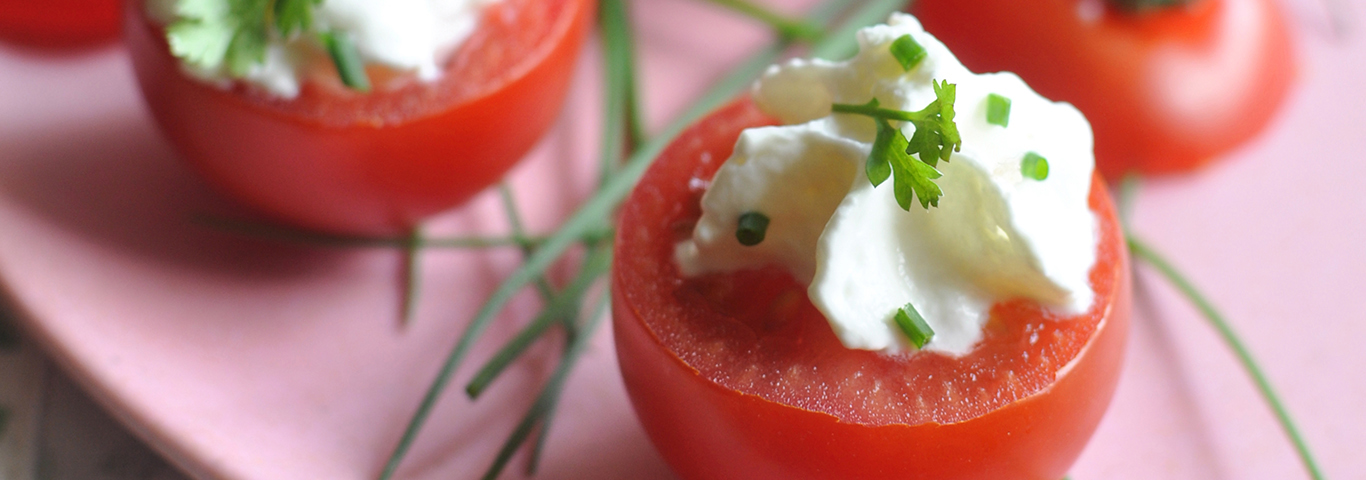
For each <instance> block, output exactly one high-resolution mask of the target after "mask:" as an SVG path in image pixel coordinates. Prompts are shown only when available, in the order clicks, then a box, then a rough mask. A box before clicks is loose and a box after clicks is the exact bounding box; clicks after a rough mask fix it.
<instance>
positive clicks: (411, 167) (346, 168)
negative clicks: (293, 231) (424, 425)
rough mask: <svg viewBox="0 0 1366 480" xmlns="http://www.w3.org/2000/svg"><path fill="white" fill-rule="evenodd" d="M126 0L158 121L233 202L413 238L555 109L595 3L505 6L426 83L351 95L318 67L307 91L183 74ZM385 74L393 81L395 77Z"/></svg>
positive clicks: (302, 220) (545, 0) (539, 0)
mask: <svg viewBox="0 0 1366 480" xmlns="http://www.w3.org/2000/svg"><path fill="white" fill-rule="evenodd" d="M140 3H141V2H140V1H138V0H133V1H132V3H130V4H129V7H130V8H128V9H127V10H128V14H127V15H125V17H126V19H127V23H126V25H125V29H126V31H127V41H128V48H129V50H130V51H131V53H132V57H133V65H134V67H135V69H136V71H137V76H138V81H139V83H140V84H141V86H142V91H143V95H144V96H145V97H146V100H147V104H148V105H149V106H150V107H151V110H152V113H153V114H154V116H155V117H156V119H157V120H158V122H159V123H160V124H161V127H162V130H164V131H165V132H166V134H167V136H168V137H169V138H170V140H171V142H172V143H174V144H175V145H176V147H177V148H178V149H179V150H180V152H181V154H182V155H183V156H184V157H185V159H186V160H188V161H189V163H190V164H191V165H193V166H194V167H195V168H196V169H198V170H199V171H200V172H201V173H202V174H203V175H204V176H205V177H206V178H208V179H209V181H210V182H211V183H213V184H215V185H216V186H217V187H219V188H220V189H222V190H223V191H225V192H227V193H228V194H230V195H231V196H233V197H235V198H237V199H240V200H241V201H243V202H245V203H247V204H249V205H251V206H254V207H256V208H258V209H259V210H261V211H263V212H265V213H267V214H270V215H272V216H274V217H276V218H278V219H279V220H282V221H285V222H287V223H291V224H294V225H298V226H302V227H305V228H311V229H319V230H328V231H337V232H351V233H363V234H394V233H405V232H408V231H410V230H411V229H412V228H413V227H414V226H415V225H417V224H418V223H419V222H420V221H421V220H423V219H424V218H426V217H428V216H431V215H433V214H435V213H437V212H440V211H443V210H446V209H448V208H450V207H452V206H455V205H457V204H460V203H462V202H464V201H466V200H468V199H469V198H470V197H472V196H474V195H475V194H476V193H478V192H479V191H480V190H483V189H484V188H485V187H487V186H488V185H490V184H492V183H493V182H495V181H497V180H498V179H499V178H501V177H502V176H503V174H504V173H506V172H507V170H508V169H510V168H511V167H512V166H513V165H514V164H515V163H516V161H517V160H519V159H520V158H521V157H522V156H524V155H525V154H526V153H527V151H528V150H530V149H531V147H532V146H533V145H534V144H535V143H536V141H537V140H538V139H539V138H540V137H541V136H542V134H544V133H545V131H546V129H547V128H549V126H550V124H551V123H552V122H553V121H554V119H555V117H556V115H557V114H558V113H559V110H560V105H561V104H562V103H563V100H564V95H565V92H566V89H567V87H568V83H569V78H570V76H571V74H572V70H573V67H574V63H575V59H576V57H577V56H578V51H579V47H580V45H581V43H582V40H583V36H584V33H585V29H586V28H587V25H588V23H589V19H590V18H591V17H592V15H593V7H594V3H593V2H592V1H591V0H503V1H502V2H499V3H497V4H494V5H493V6H491V7H489V8H488V9H486V10H485V12H484V16H483V18H482V20H481V23H480V26H479V27H478V29H477V30H476V31H475V32H474V34H473V35H472V36H471V37H470V38H469V39H468V40H466V42H465V43H464V45H462V46H461V48H460V50H459V51H458V52H456V54H455V56H454V58H453V59H452V60H451V61H450V62H449V65H448V66H447V68H446V71H445V74H444V76H442V78H441V79H440V80H438V81H437V82H435V83H431V84H426V83H422V82H419V81H416V80H408V81H404V80H403V79H402V78H398V79H392V78H390V79H388V80H385V79H383V78H381V77H385V76H386V74H387V73H386V72H383V71H380V70H378V69H374V68H372V69H371V70H370V73H371V78H372V79H380V81H378V82H376V83H377V84H378V85H377V87H376V89H375V91H374V92H372V93H369V94H363V93H357V92H353V91H350V90H347V89H346V88H345V87H343V86H342V85H341V84H340V80H338V79H337V75H336V73H335V71H334V70H332V69H331V67H330V63H328V62H327V61H326V60H325V59H324V60H321V61H320V62H321V65H319V66H318V68H314V69H312V71H313V72H315V73H314V74H313V75H312V76H311V77H310V78H309V79H307V80H306V81H305V82H304V84H303V88H302V89H301V92H300V94H299V96H298V97H297V98H295V99H292V100H281V99H277V98H273V97H270V96H266V95H263V94H260V93H256V92H255V91H253V90H250V89H248V88H245V87H243V86H241V85H236V86H233V87H232V88H230V89H224V88H219V87H215V86H212V85H208V84H205V83H203V82H199V81H195V80H193V79H191V78H189V77H187V76H185V75H184V74H182V73H181V70H180V66H179V64H178V63H177V61H176V59H174V58H173V57H172V56H171V55H170V53H169V52H168V50H167V46H166V41H165V35H164V34H163V31H162V29H161V28H160V27H159V26H156V25H154V24H151V23H149V22H148V21H147V20H146V19H145V18H144V14H143V11H142V9H141V8H131V7H136V6H139V5H140ZM388 76H392V75H391V74H389V75H388Z"/></svg>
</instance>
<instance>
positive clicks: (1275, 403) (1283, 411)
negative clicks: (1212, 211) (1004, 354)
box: [1125, 235, 1324, 480]
mask: <svg viewBox="0 0 1366 480" xmlns="http://www.w3.org/2000/svg"><path fill="white" fill-rule="evenodd" d="M1125 241H1126V243H1127V244H1128V246H1129V253H1130V254H1132V255H1133V258H1134V259H1135V260H1139V261H1142V262H1145V263H1147V264H1148V265H1149V266H1151V267H1153V269H1155V270H1157V272H1158V273H1159V274H1161V275H1162V277H1163V278H1164V279H1166V280H1167V281H1168V282H1170V283H1171V284H1172V286H1173V287H1176V289H1177V290H1178V291H1180V292H1181V294H1182V295H1184V296H1185V297H1186V300H1189V301H1190V302H1191V303H1192V304H1193V305H1195V308H1196V309H1198V310H1200V313H1201V315H1202V316H1204V317H1205V321H1206V322H1208V323H1209V324H1210V326H1211V327H1213V328H1214V329H1215V330H1216V331H1217V332H1218V333H1219V337H1220V338H1221V339H1223V341H1224V344H1226V345H1228V347H1229V349H1230V350H1233V353H1234V355H1235V356H1237V357H1238V362H1239V363H1240V364H1242V367H1243V370H1244V371H1246V372H1247V374H1248V376H1249V377H1252V381H1253V383H1254V384H1256V385H1257V391H1258V392H1259V393H1261V395H1262V399H1263V400H1265V401H1266V403H1267V405H1268V406H1269V407H1270V408H1271V411H1272V412H1273V413H1275V415H1276V420H1277V421H1278V422H1279V423H1280V425H1281V429H1282V430H1283V431H1284V432H1285V434H1286V436H1287V437H1289V438H1290V443H1291V444H1293V445H1294V446H1295V453H1297V454H1298V455H1299V457H1300V462H1301V463H1302V464H1304V467H1305V469H1306V470H1307V471H1308V473H1309V476H1310V477H1311V478H1313V479H1314V480H1323V479H1324V476H1323V470H1322V468H1320V467H1319V464H1318V461H1316V460H1315V459H1314V454H1313V452H1312V451H1310V449H1309V444H1308V442H1305V440H1304V436H1303V435H1302V434H1300V430H1299V427H1297V426H1296V425H1295V420H1294V419H1293V418H1291V416H1290V410H1289V409H1288V408H1286V406H1285V402H1283V401H1281V398H1280V395H1278V394H1277V393H1276V389H1275V388H1274V387H1272V386H1271V381H1270V380H1269V379H1267V377H1266V374H1265V373H1264V371H1263V370H1262V367H1261V365H1259V364H1258V363H1257V360H1256V358H1254V357H1253V356H1252V351H1251V350H1250V349H1248V348H1247V345H1246V344H1244V343H1243V340H1242V338H1241V337H1240V336H1239V335H1238V333H1237V332H1236V331H1235V330H1234V329H1233V325H1232V324H1230V323H1229V322H1228V321H1227V320H1225V319H1224V315H1223V314H1221V313H1219V310H1218V309H1216V308H1214V304H1213V303H1212V302H1210V301H1209V299H1208V297H1206V296H1205V295H1204V294H1203V293H1201V292H1200V290H1199V289H1197V288H1196V287H1195V285H1194V284H1192V283H1191V282H1190V280H1188V279H1187V278H1186V276H1185V275H1184V274H1182V273H1181V272H1180V271H1178V270H1177V269H1176V267H1174V266H1172V264H1171V262H1169V261H1167V259H1166V257H1164V256H1163V255H1162V254H1160V253H1158V252H1157V251H1156V250H1154V249H1153V248H1152V247H1150V246H1148V244H1147V243H1146V242H1144V241H1143V240H1141V239H1139V238H1138V237H1136V236H1134V235H1129V236H1127V237H1126V238H1125Z"/></svg>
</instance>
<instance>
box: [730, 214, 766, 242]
mask: <svg viewBox="0 0 1366 480" xmlns="http://www.w3.org/2000/svg"><path fill="white" fill-rule="evenodd" d="M736 223H738V224H739V225H738V226H736V228H735V239H736V240H739V241H740V244H741V245H744V246H746V247H753V246H755V245H758V244H760V243H762V242H763V241H764V235H765V234H767V233H768V216H767V215H764V214H762V213H759V212H745V213H744V214H742V215H740V219H739V221H738V222H736Z"/></svg>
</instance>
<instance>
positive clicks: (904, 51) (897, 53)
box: [891, 33, 929, 72]
mask: <svg viewBox="0 0 1366 480" xmlns="http://www.w3.org/2000/svg"><path fill="white" fill-rule="evenodd" d="M891 50H892V56H893V57H896V61H897V62H900V63H901V68H902V69H905V70H906V71H908V72H909V71H911V69H912V68H915V66H916V65H920V61H921V60H924V59H925V56H926V55H928V54H929V53H928V52H926V51H925V47H922V46H920V44H919V43H917V42H916V41H915V39H914V38H911V34H909V33H908V34H905V35H902V36H900V37H898V38H897V39H896V40H894V41H892V47H891Z"/></svg>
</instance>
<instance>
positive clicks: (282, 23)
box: [166, 0, 369, 91]
mask: <svg viewBox="0 0 1366 480" xmlns="http://www.w3.org/2000/svg"><path fill="white" fill-rule="evenodd" d="M321 3H322V0H179V1H177V2H176V4H175V14H176V17H177V20H176V21H175V22H173V23H171V24H170V25H168V26H167V27H166V41H167V43H168V44H169V45H170V47H171V54H173V55H175V56H176V57H177V58H180V59H181V60H182V61H184V62H185V63H187V64H189V65H191V66H193V67H195V68H199V69H202V70H207V71H219V70H224V71H226V72H227V73H228V74H229V75H231V76H233V77H238V78H241V77H244V76H246V75H247V74H248V73H249V72H250V71H251V69H252V67H255V66H257V65H261V64H263V63H265V61H266V51H267V49H268V48H269V46H270V42H271V41H272V40H288V39H292V38H295V37H297V36H300V35H308V34H314V35H317V36H318V38H319V41H320V43H321V44H323V45H325V46H326V48H327V50H328V54H329V55H330V56H331V57H332V60H333V63H335V64H336V66H337V71H338V74H339V75H340V76H341V78H342V82H343V83H345V84H346V86H348V87H351V88H353V89H356V90H359V91H368V90H369V80H368V78H366V76H365V72H364V69H361V68H358V67H357V65H358V63H357V62H356V60H357V59H359V58H360V55H359V54H357V53H356V49H355V45H354V44H352V43H351V42H350V41H349V40H348V39H347V38H348V37H347V36H346V35H345V34H344V33H343V32H331V31H329V32H318V31H314V22H313V19H314V8H315V7H317V6H318V5H319V4H321Z"/></svg>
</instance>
